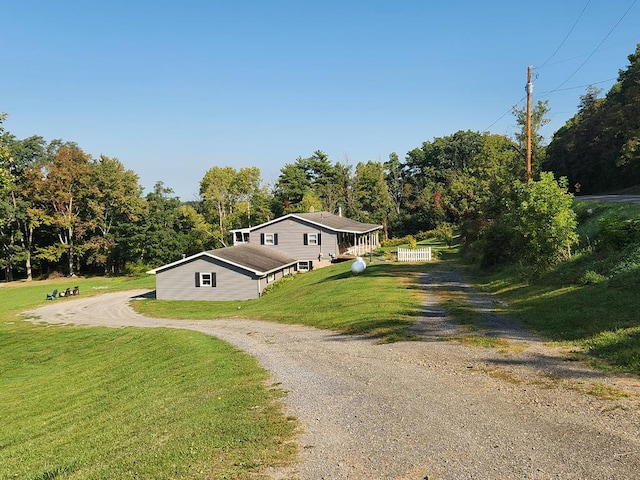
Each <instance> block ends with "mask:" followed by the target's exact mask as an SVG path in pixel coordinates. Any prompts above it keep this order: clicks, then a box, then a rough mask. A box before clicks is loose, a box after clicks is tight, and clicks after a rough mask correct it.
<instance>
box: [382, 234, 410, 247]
mask: <svg viewBox="0 0 640 480" xmlns="http://www.w3.org/2000/svg"><path fill="white" fill-rule="evenodd" d="M411 243H413V244H414V245H415V244H416V239H415V237H414V236H413V235H406V236H404V237H402V238H390V239H389V240H383V241H382V242H381V246H383V247H398V246H400V245H407V244H409V245H411ZM413 248H415V247H413Z"/></svg>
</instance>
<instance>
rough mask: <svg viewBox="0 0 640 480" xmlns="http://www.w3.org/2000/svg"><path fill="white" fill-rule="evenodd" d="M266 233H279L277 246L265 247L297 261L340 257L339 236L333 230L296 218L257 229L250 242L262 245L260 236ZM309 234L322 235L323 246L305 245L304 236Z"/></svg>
mask: <svg viewBox="0 0 640 480" xmlns="http://www.w3.org/2000/svg"><path fill="white" fill-rule="evenodd" d="M264 233H277V234H278V244H277V245H264V246H265V247H266V248H273V249H276V250H277V251H279V252H282V253H284V254H286V255H288V256H289V257H292V258H295V259H297V260H312V261H317V260H318V255H319V254H320V253H322V256H323V258H325V259H327V258H329V255H330V254H331V255H338V240H337V234H336V232H335V231H333V230H329V229H327V228H322V227H320V226H319V225H314V224H313V223H307V222H304V221H303V220H300V219H296V218H286V219H282V220H280V221H277V222H273V223H271V224H269V225H267V226H265V227H260V228H256V229H255V230H253V231H251V233H250V235H249V242H251V243H253V244H256V245H260V236H261V234H264ZM309 233H320V234H321V237H320V238H321V245H304V235H305V234H309Z"/></svg>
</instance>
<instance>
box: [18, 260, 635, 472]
mask: <svg viewBox="0 0 640 480" xmlns="http://www.w3.org/2000/svg"><path fill="white" fill-rule="evenodd" d="M430 275H431V276H429V277H425V278H424V288H425V316H424V318H422V319H420V320H419V321H418V322H417V324H416V332H420V333H421V334H423V335H424V337H425V340H427V341H424V342H400V343H395V344H390V345H376V344H373V343H372V342H370V341H368V340H365V339H362V338H358V337H353V336H345V335H338V334H334V333H332V332H328V331H321V330H316V329H313V328H308V327H304V326H295V325H280V324H274V323H269V322H259V321H252V320H207V321H205V320H203V321H185V320H182V321H181V320H171V319H152V318H147V317H143V316H141V315H138V314H136V313H135V312H134V311H133V310H132V309H131V308H130V307H129V302H130V301H131V298H132V297H135V296H136V295H139V294H141V293H143V292H129V293H126V292H125V293H108V294H105V295H101V296H98V297H92V298H79V299H69V300H62V301H55V302H50V303H49V304H48V305H46V306H44V307H42V308H39V309H37V310H34V311H32V312H30V314H31V315H37V316H38V317H39V319H40V320H39V321H46V322H51V323H70V324H87V325H102V326H109V327H123V326H136V327H168V328H186V329H191V330H197V331H201V332H204V333H206V334H210V335H215V336H216V337H219V338H221V339H223V340H225V341H228V342H230V343H231V344H233V345H236V346H237V347H238V348H240V349H242V350H244V351H246V352H248V353H249V354H251V355H253V356H255V357H256V358H257V359H258V360H259V361H260V363H261V364H262V366H263V367H264V368H266V369H267V370H269V371H270V372H271V374H272V375H273V379H274V381H275V382H279V383H280V385H281V387H282V388H283V389H284V390H286V391H287V392H288V395H287V397H286V399H285V402H286V405H287V408H289V409H291V412H292V413H293V414H294V415H296V416H297V417H298V418H299V419H300V421H301V423H302V425H303V428H304V433H302V434H301V436H300V438H299V441H300V445H301V447H302V448H301V452H302V461H301V462H300V464H299V465H297V466H296V471H295V472H291V471H281V472H274V474H273V478H279V479H282V478H290V477H293V476H294V475H297V476H298V478H302V479H305V480H321V479H331V480H341V479H366V480H372V479H380V480H391V479H406V480H409V479H416V480H423V479H429V480H435V479H455V480H460V479H518V480H521V479H581V480H585V479H598V480H602V479H624V480H627V479H631V478H639V475H640V474H639V473H638V472H640V435H639V432H640V410H639V401H638V399H639V398H640V397H637V396H636V397H633V396H628V397H622V398H612V399H610V400H608V399H603V398H601V397H596V396H593V395H590V394H587V393H585V392H588V391H590V390H592V389H593V388H594V387H598V388H599V389H600V390H601V391H602V390H603V386H607V387H609V388H612V389H614V390H612V391H616V392H623V391H626V392H628V393H629V395H637V394H638V392H640V383H639V382H638V381H637V379H627V378H615V377H610V376H608V375H604V374H602V373H598V372H595V371H592V370H590V369H589V368H587V367H585V366H584V365H580V364H579V363H576V362H567V361H565V360H564V358H563V356H562V352H559V351H558V350H555V349H553V348H550V347H548V346H546V345H545V344H544V343H543V342H540V341H539V340H538V339H536V338H535V337H534V336H532V335H530V334H527V333H526V332H523V331H522V330H520V329H518V328H517V327H515V326H510V325H509V323H508V322H506V321H505V320H504V319H500V318H498V317H497V316H495V315H491V314H490V312H488V316H487V318H488V320H487V323H486V326H485V327H486V328H487V333H488V334H492V333H495V334H498V335H500V336H502V337H506V338H511V344H512V346H513V348H511V349H509V350H508V352H507V353H501V352H499V351H497V350H494V349H486V348H472V347H466V346H464V345H463V344H461V343H459V342H451V341H437V340H442V338H443V337H450V336H452V335H455V334H456V333H459V332H458V330H457V327H456V326H455V325H453V324H451V323H450V322H449V321H448V319H447V316H446V312H443V311H442V310H441V309H440V308H439V307H438V305H437V302H434V301H433V298H434V297H433V296H432V295H431V292H430V287H429V285H445V286H447V288H452V289H457V290H459V291H465V289H466V288H468V287H467V286H466V285H464V284H463V283H461V282H460V279H458V278H456V277H455V276H452V275H451V273H447V272H443V271H436V272H433V273H431V274H430ZM479 298H480V300H482V301H480V302H479V303H478V306H479V308H487V309H489V308H490V304H491V302H490V301H485V300H487V299H486V298H484V300H483V299H482V298H481V297H479V296H474V299H476V300H477V299H479ZM36 321H37V320H36ZM516 347H517V348H516Z"/></svg>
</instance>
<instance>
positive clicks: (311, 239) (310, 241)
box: [307, 233, 318, 246]
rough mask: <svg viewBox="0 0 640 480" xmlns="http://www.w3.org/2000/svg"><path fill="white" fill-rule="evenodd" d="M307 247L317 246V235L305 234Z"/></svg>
mask: <svg viewBox="0 0 640 480" xmlns="http://www.w3.org/2000/svg"><path fill="white" fill-rule="evenodd" d="M307 245H312V246H313V245H315V246H317V245H318V234H317V233H307Z"/></svg>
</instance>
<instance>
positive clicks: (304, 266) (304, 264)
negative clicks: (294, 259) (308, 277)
mask: <svg viewBox="0 0 640 480" xmlns="http://www.w3.org/2000/svg"><path fill="white" fill-rule="evenodd" d="M309 270H313V262H312V261H311V260H309V261H300V262H298V271H299V272H307V271H309Z"/></svg>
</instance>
